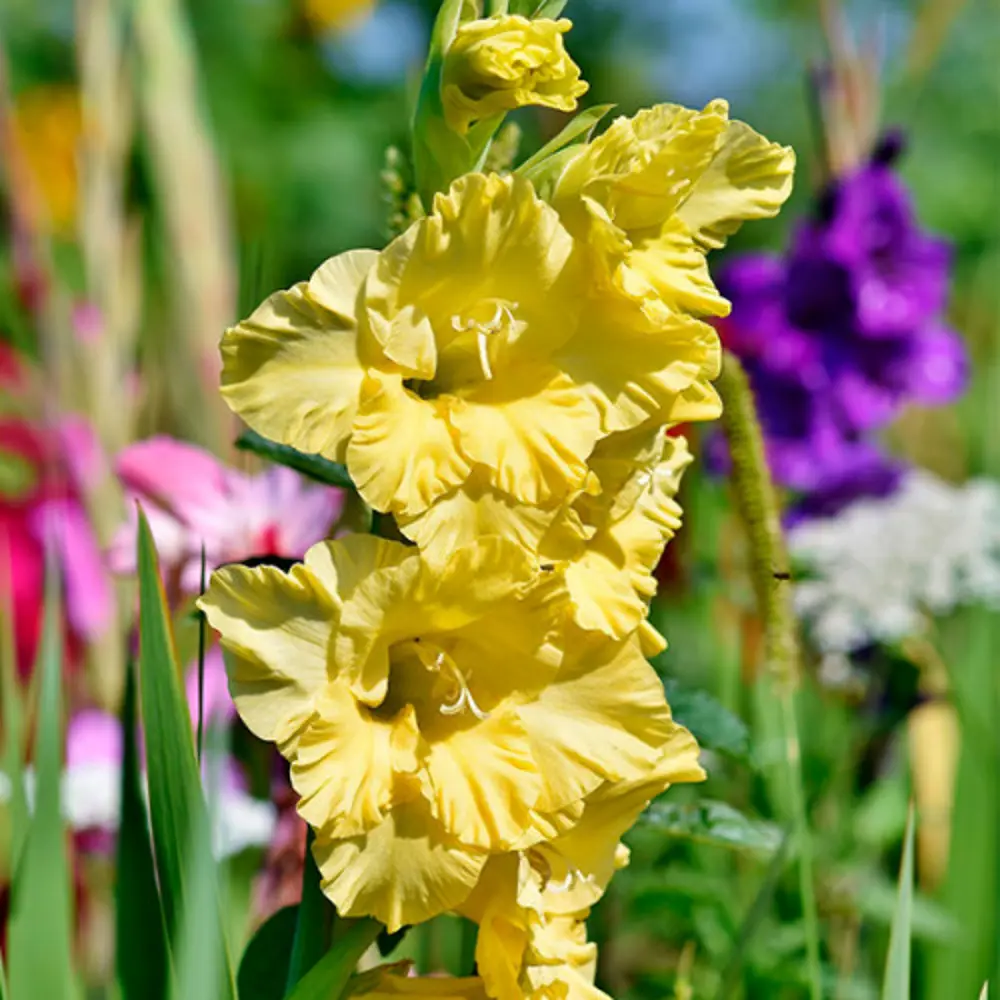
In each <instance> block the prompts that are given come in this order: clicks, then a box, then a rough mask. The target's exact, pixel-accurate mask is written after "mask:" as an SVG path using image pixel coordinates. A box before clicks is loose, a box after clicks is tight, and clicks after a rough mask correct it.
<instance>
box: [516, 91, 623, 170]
mask: <svg viewBox="0 0 1000 1000" xmlns="http://www.w3.org/2000/svg"><path fill="white" fill-rule="evenodd" d="M614 107H615V106H614V105H613V104H597V105H595V106H594V107H592V108H587V110H586V111H581V112H580V113H579V114H578V115H577V116H576V117H575V118H573V120H572V121H570V122H569V123H568V124H567V125H566V127H565V128H564V129H563V130H562V131H561V132H560V133H559V134H558V135H557V136H555V137H554V138H553V139H550V140H549V141H548V142H547V143H546V144H545V145H544V146H542V148H541V149H540V150H539V151H538V152H537V153H535V155H534V156H532V157H529V158H528V159H527V160H525V161H524V163H522V164H521V165H520V166H519V167H518V168H517V170H515V171H514V172H515V173H517V174H521V175H523V176H524V177H527V178H528V180H530V181H532V182H534V181H535V180H536V179H537V178H538V175H539V173H540V172H541V168H542V167H543V166H544V164H545V161H546V160H548V159H549V158H550V157H551V156H553V155H554V154H555V153H558V152H560V151H561V150H562V149H564V148H565V147H566V146H569V145H570V144H571V143H574V142H585V141H587V140H588V139H589V138H590V136H591V134H592V133H593V131H594V129H595V128H597V126H598V124H599V123H600V122H601V120H602V119H603V118H604V117H605V115H607V113H608V112H609V111H612V110H613V109H614Z"/></svg>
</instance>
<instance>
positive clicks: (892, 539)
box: [788, 470, 1000, 653]
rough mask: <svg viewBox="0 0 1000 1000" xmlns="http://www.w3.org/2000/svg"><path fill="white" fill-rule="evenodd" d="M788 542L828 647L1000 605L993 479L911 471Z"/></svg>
mask: <svg viewBox="0 0 1000 1000" xmlns="http://www.w3.org/2000/svg"><path fill="white" fill-rule="evenodd" d="M788 542H789V548H790V551H791V554H792V558H793V560H794V561H795V563H796V564H798V565H801V566H802V567H803V569H804V570H805V572H806V574H807V577H808V578H807V579H805V580H804V581H803V582H802V583H800V584H798V585H797V586H796V590H795V604H796V609H797V611H798V613H799V615H800V616H801V618H802V619H803V620H804V621H805V622H806V624H807V626H808V629H809V634H810V636H811V638H812V639H813V641H814V643H815V644H816V646H817V647H818V648H819V650H820V651H822V652H824V653H849V652H851V651H852V650H856V649H859V648H861V647H862V646H866V645H868V644H870V643H873V642H895V641H899V640H901V639H904V638H905V637H907V636H908V635H912V634H914V633H915V632H917V631H918V630H919V629H920V625H921V620H922V618H923V616H925V615H928V614H930V615H938V614H944V613H946V612H948V611H951V610H953V609H954V608H956V607H959V606H961V605H964V604H973V603H986V604H991V605H998V606H1000V484H997V483H995V482H992V481H989V480H982V479H979V480H972V481H970V482H968V483H966V484H964V485H962V486H953V485H951V484H949V483H946V482H944V481H942V480H940V479H938V478H937V477H936V476H933V475H931V474H930V473H928V472H926V471H923V470H919V471H913V472H910V473H908V474H907V476H906V477H905V479H904V480H903V482H902V483H901V485H900V488H899V489H898V490H897V492H895V493H894V494H893V495H892V496H889V497H884V498H880V499H869V500H860V501H857V502H855V503H853V504H851V505H850V506H849V507H847V508H845V509H844V510H843V511H841V512H840V513H839V514H838V515H837V516H836V517H831V518H824V519H819V520H814V521H807V522H803V523H802V524H800V525H797V526H796V527H795V528H793V529H792V531H791V532H790V533H789V538H788Z"/></svg>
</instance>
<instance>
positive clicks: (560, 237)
mask: <svg viewBox="0 0 1000 1000" xmlns="http://www.w3.org/2000/svg"><path fill="white" fill-rule="evenodd" d="M581 276H582V273H581V270H580V266H579V260H578V257H577V255H576V254H575V253H574V245H573V240H572V238H571V237H570V235H569V233H567V232H566V230H565V228H564V227H563V226H562V224H561V223H560V221H559V217H558V215H557V214H556V212H555V211H554V210H553V209H552V208H551V207H550V206H549V205H547V204H545V203H544V202H543V201H541V200H540V199H539V198H538V196H537V194H536V193H535V191H534V189H533V188H532V186H531V184H530V183H529V182H528V181H526V180H524V179H523V178H517V177H498V176H492V175H491V176H487V175H482V174H471V175H468V176H466V177H462V178H460V179H459V180H458V181H456V182H455V184H454V185H453V186H452V188H451V190H450V191H449V192H448V193H447V194H445V195H439V196H438V197H437V198H436V199H435V202H434V208H433V211H432V212H431V213H430V215H428V216H427V217H426V218H424V219H422V220H421V221H420V222H418V223H416V224H415V225H414V226H412V227H411V228H410V229H409V230H408V231H407V232H406V233H404V234H403V235H402V236H401V237H399V238H398V239H397V240H395V241H394V242H393V243H392V244H390V246H389V247H387V248H386V250H385V251H384V252H383V253H382V254H381V255H380V257H379V259H378V262H377V264H376V265H375V267H373V268H372V270H371V272H370V273H369V275H368V278H367V279H366V282H365V292H364V302H363V306H364V320H365V325H366V328H367V329H369V330H370V331H371V335H372V337H373V339H374V340H375V342H376V343H377V344H378V346H379V348H380V350H381V351H382V352H383V354H384V356H385V358H387V359H388V364H383V365H382V366H381V370H378V371H376V370H374V369H373V370H371V371H370V372H369V377H368V379H367V380H366V381H365V383H364V384H363V385H362V392H361V397H362V398H361V404H360V408H359V410H358V413H357V417H356V419H355V426H354V433H353V436H352V439H351V442H350V444H349V446H348V449H347V463H348V468H349V469H350V471H351V474H352V476H353V478H354V481H355V483H356V484H357V486H358V489H359V491H360V492H361V494H362V496H364V497H365V499H366V500H367V501H368V502H369V503H370V504H372V506H374V507H376V508H378V509H379V510H388V511H391V512H392V513H393V514H395V515H397V516H398V517H399V518H400V523H401V525H402V526H403V528H404V530H406V531H412V532H413V534H414V535H415V536H416V535H419V536H421V537H423V538H424V539H425V541H426V539H427V538H428V537H434V536H438V535H441V534H442V533H449V532H450V534H451V538H452V539H454V538H455V537H456V536H458V537H460V538H461V540H463V541H466V540H471V539H472V538H474V537H476V533H477V530H476V529H477V525H476V522H477V521H478V520H479V515H478V513H477V511H476V507H475V505H474V504H469V503H466V502H465V501H466V499H467V497H466V496H460V495H459V494H460V493H462V492H463V491H465V492H466V493H468V492H474V493H478V494H480V495H481V494H482V493H484V492H485V491H486V490H487V489H488V490H490V491H495V496H496V497H497V500H498V504H497V505H496V506H495V507H494V510H493V512H492V513H491V514H487V515H486V516H487V519H488V520H489V519H490V518H491V517H493V516H494V515H495V516H497V517H499V518H501V519H502V520H504V521H506V522H507V523H508V524H510V523H511V522H518V521H520V520H521V519H522V512H521V511H519V507H531V508H537V507H548V508H552V507H553V506H556V505H558V503H559V502H560V501H561V500H563V499H565V498H566V497H568V496H569V495H570V494H571V493H572V492H573V491H575V490H576V489H578V488H579V487H580V485H581V484H582V482H583V480H584V478H585V477H586V474H587V464H586V461H587V456H588V455H589V454H590V452H591V451H592V450H593V447H594V444H595V443H596V441H597V439H598V436H599V433H600V416H599V412H598V409H597V406H596V404H595V403H594V401H593V400H592V398H591V397H590V395H589V394H588V393H587V391H586V389H585V388H584V387H582V386H581V385H578V384H577V383H576V382H575V381H574V380H573V379H572V378H571V377H570V376H569V375H567V373H566V372H564V371H563V370H562V369H561V368H560V367H559V365H558V364H555V363H553V362H552V361H551V360H550V358H551V357H552V355H553V353H554V352H555V351H557V350H558V349H559V348H560V347H562V346H563V345H564V344H565V343H566V342H567V341H568V340H570V338H571V337H572V336H573V335H574V333H575V330H576V324H577V319H578V315H579V310H580V297H581V296H580V291H581V286H580V281H581ZM456 498H457V499H456ZM438 502H445V503H448V506H449V511H448V520H450V521H452V522H453V524H452V526H451V527H450V528H448V529H445V526H444V522H443V520H442V518H441V517H440V516H436V515H433V514H430V515H428V511H429V510H431V508H432V507H433V506H434V505H435V504H436V503H438ZM505 511H506V513H505ZM461 518H468V519H469V520H470V521H471V522H472V523H469V524H466V523H465V522H464V520H459V519H461ZM533 519H534V515H533V514H532V513H531V512H530V511H524V512H523V520H524V524H523V526H521V525H517V530H516V531H515V534H521V533H523V532H530V531H531V530H533V528H532V524H531V522H532V520H533ZM418 522H422V523H418ZM428 524H430V527H428Z"/></svg>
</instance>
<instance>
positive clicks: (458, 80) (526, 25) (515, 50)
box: [441, 14, 587, 134]
mask: <svg viewBox="0 0 1000 1000" xmlns="http://www.w3.org/2000/svg"><path fill="white" fill-rule="evenodd" d="M571 27H572V24H571V22H570V21H567V20H565V19H560V20H558V21H553V20H550V19H548V18H537V19H536V20H529V19H528V18H526V17H522V16H520V15H514V14H505V15H503V16H499V17H491V18H484V19H481V20H477V21H467V22H466V23H465V24H463V25H461V26H460V27H459V29H458V31H457V33H456V35H455V39H454V41H453V42H452V44H451V46H450V48H449V49H448V52H447V53H446V55H445V59H444V68H443V71H442V92H441V99H442V101H443V103H444V111H445V117H446V119H447V121H448V124H449V125H451V127H452V128H453V129H455V131H457V132H460V133H462V134H464V133H465V132H467V131H468V130H469V126H470V125H471V124H472V123H473V122H476V121H481V120H482V119H484V118H491V117H493V116H494V115H498V114H503V113H504V112H506V111H513V110H514V109H515V108H521V107H524V106H525V105H529V104H530V105H539V106H541V107H546V108H555V109H556V110H558V111H572V110H573V109H574V108H575V107H576V102H577V98H578V97H580V96H581V95H582V94H585V93H586V92H587V84H586V83H584V82H583V81H582V80H581V79H580V68H579V67H578V66H577V65H576V63H574V62H573V60H572V59H571V58H570V57H569V55H568V54H567V52H566V47H565V45H564V43H563V35H564V34H565V33H566V32H567V31H569V29H570V28H571Z"/></svg>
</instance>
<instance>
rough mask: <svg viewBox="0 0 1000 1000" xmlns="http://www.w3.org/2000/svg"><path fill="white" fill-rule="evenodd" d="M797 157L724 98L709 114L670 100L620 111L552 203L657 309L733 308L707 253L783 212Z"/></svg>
mask: <svg viewBox="0 0 1000 1000" xmlns="http://www.w3.org/2000/svg"><path fill="white" fill-rule="evenodd" d="M794 166H795V155H794V153H793V151H792V150H791V149H790V148H788V147H787V146H780V145H778V144H776V143H771V142H768V141H767V140H766V139H764V138H763V137H762V136H760V135H758V134H757V133H756V132H754V131H753V129H751V128H749V127H748V126H747V125H744V124H743V123H742V122H738V121H730V120H729V107H728V105H727V104H726V102H725V101H722V100H716V101H712V102H711V103H710V104H708V105H707V106H706V107H705V109H704V110H702V111H693V110H690V109H688V108H683V107H679V106H677V105H673V104H662V105H658V106H657V107H654V108H650V109H647V110H644V111H640V112H639V113H638V114H637V115H636V116H635V117H634V118H619V119H617V120H616V121H615V122H614V123H612V125H611V127H610V128H609V129H608V130H607V131H606V132H605V133H604V134H603V135H601V136H599V137H598V138H597V139H595V140H594V141H593V142H591V143H589V144H588V145H586V146H583V147H582V148H581V150H580V152H579V153H578V154H577V155H576V156H575V157H573V158H571V159H570V161H569V162H568V164H567V165H566V167H565V169H564V170H563V172H562V174H561V176H560V177H559V179H558V181H557V183H556V186H555V190H554V193H553V197H552V202H553V204H554V205H555V206H556V208H557V209H558V210H559V213H560V215H561V216H562V218H563V221H564V222H565V224H566V226H567V227H568V228H569V230H570V231H571V232H572V233H573V234H574V235H575V236H576V237H577V238H579V239H581V240H583V241H585V242H586V243H587V244H588V246H590V247H591V248H593V250H594V257H595V259H596V261H597V262H598V264H599V273H601V274H602V275H603V279H604V281H605V283H606V284H607V285H609V286H611V287H614V288H615V289H617V290H618V291H619V292H621V293H624V294H625V295H626V296H627V297H629V298H631V299H633V300H634V301H638V302H641V303H642V304H643V305H644V307H645V308H646V309H647V311H649V312H650V313H651V314H652V315H653V316H656V317H662V316H663V315H664V314H665V313H666V314H670V313H692V314H696V315H713V316H723V315H726V313H727V312H728V310H729V305H728V303H727V302H726V300H725V299H723V298H722V296H721V295H719V293H718V291H717V290H716V288H715V285H714V284H713V283H712V279H711V277H710V275H709V273H708V267H707V264H706V260H705V255H706V253H707V252H708V251H709V250H714V249H717V248H719V247H721V246H722V245H723V244H724V243H725V241H726V239H727V237H728V236H730V235H731V234H732V233H733V232H735V231H736V230H737V229H738V228H739V226H740V225H741V224H742V223H743V222H744V221H746V220H749V219H760V218H767V217H769V216H772V215H775V214H776V213H777V211H778V209H779V208H780V207H781V205H782V204H783V203H784V201H785V200H786V198H787V197H788V195H789V193H790V191H791V186H792V173H793V170H794Z"/></svg>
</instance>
